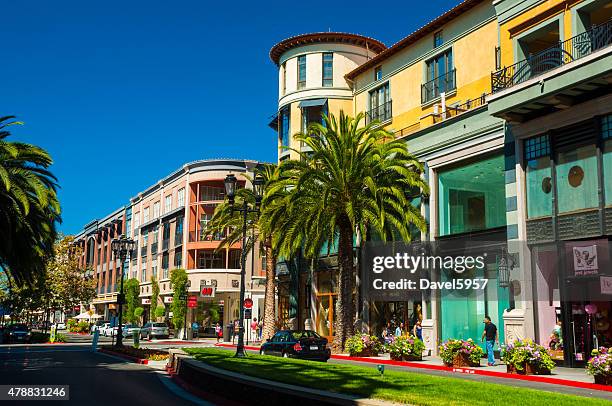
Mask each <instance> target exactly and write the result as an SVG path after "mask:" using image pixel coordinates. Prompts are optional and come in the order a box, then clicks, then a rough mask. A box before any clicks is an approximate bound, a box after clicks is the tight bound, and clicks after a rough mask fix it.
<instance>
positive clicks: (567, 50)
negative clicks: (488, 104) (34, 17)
mask: <svg viewBox="0 0 612 406" xmlns="http://www.w3.org/2000/svg"><path fill="white" fill-rule="evenodd" d="M610 44H612V20H609V21H607V22H605V23H603V24H600V25H597V26H594V27H593V28H591V29H590V30H588V31H585V32H583V33H581V34H578V35H576V36H575V37H572V38H570V39H568V40H565V41H563V42H559V43H558V44H556V45H555V46H553V47H550V48H547V49H545V50H543V51H541V52H539V53H537V54H535V55H531V56H529V58H527V59H523V60H522V61H519V62H517V63H515V64H514V65H511V66H508V67H504V68H502V69H500V70H498V71H496V72H492V73H491V89H492V91H493V93H495V92H499V91H501V90H504V89H508V88H510V87H512V86H514V85H517V84H519V83H523V82H525V81H527V80H529V79H531V78H534V77H537V76H539V75H541V74H543V73H545V72H548V71H550V70H552V69H555V68H557V67H559V66H562V65H566V64H568V63H571V62H574V61H576V60H578V59H580V58H584V57H585V56H587V55H590V54H592V53H593V52H595V51H597V50H599V49H602V48H605V47H607V46H609V45H610Z"/></svg>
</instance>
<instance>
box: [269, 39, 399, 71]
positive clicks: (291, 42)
mask: <svg viewBox="0 0 612 406" xmlns="http://www.w3.org/2000/svg"><path fill="white" fill-rule="evenodd" d="M318 43H339V44H351V45H357V46H361V47H363V48H366V47H367V48H368V49H370V50H371V51H372V52H373V53H374V54H378V53H380V52H382V51H383V50H385V49H386V48H387V46H386V45H385V44H383V43H382V42H380V41H378V40H375V39H373V38H369V37H364V36H363V35H359V34H350V33H346V32H314V33H311V34H302V35H297V36H295V37H291V38H287V39H285V40H282V41H281V42H279V43H278V44H276V45H274V46H273V47H272V49H270V59H272V62H274V63H275V64H276V65H278V62H279V59H280V57H281V55H282V54H283V53H285V52H287V51H288V50H290V49H293V48H296V47H300V46H303V45H309V44H318Z"/></svg>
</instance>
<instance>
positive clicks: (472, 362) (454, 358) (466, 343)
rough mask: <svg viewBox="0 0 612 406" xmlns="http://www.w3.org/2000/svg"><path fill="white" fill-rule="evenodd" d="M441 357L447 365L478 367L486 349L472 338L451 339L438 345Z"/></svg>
mask: <svg viewBox="0 0 612 406" xmlns="http://www.w3.org/2000/svg"><path fill="white" fill-rule="evenodd" d="M438 350H439V352H440V358H442V361H443V362H444V365H446V366H453V367H478V366H480V359H481V358H482V357H483V355H484V351H483V349H482V348H480V346H479V345H477V344H476V343H475V342H474V340H472V339H471V338H469V339H467V340H457V339H453V338H451V339H449V340H447V341H445V342H443V343H442V345H440V347H438Z"/></svg>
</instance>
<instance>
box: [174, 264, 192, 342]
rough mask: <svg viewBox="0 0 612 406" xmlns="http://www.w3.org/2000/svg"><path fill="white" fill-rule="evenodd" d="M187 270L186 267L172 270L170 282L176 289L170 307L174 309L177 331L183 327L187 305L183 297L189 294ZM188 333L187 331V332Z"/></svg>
mask: <svg viewBox="0 0 612 406" xmlns="http://www.w3.org/2000/svg"><path fill="white" fill-rule="evenodd" d="M187 281H188V277H187V272H186V271H185V270H184V269H181V268H177V269H173V270H172V271H170V284H171V285H172V290H173V291H174V296H173V298H172V304H171V306H170V309H171V310H172V322H173V323H174V327H175V328H176V330H177V332H178V330H180V329H181V328H183V324H184V319H185V311H186V309H185V308H186V307H187V301H186V300H184V299H181V297H185V296H186V295H187ZM185 334H186V332H185Z"/></svg>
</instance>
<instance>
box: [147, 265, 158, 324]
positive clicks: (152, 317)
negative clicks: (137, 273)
mask: <svg viewBox="0 0 612 406" xmlns="http://www.w3.org/2000/svg"><path fill="white" fill-rule="evenodd" d="M158 298H159V283H158V282H157V278H156V277H155V275H151V310H150V311H149V319H150V320H151V321H155V318H156V317H157V315H156V312H155V310H156V309H157V299H158Z"/></svg>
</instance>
